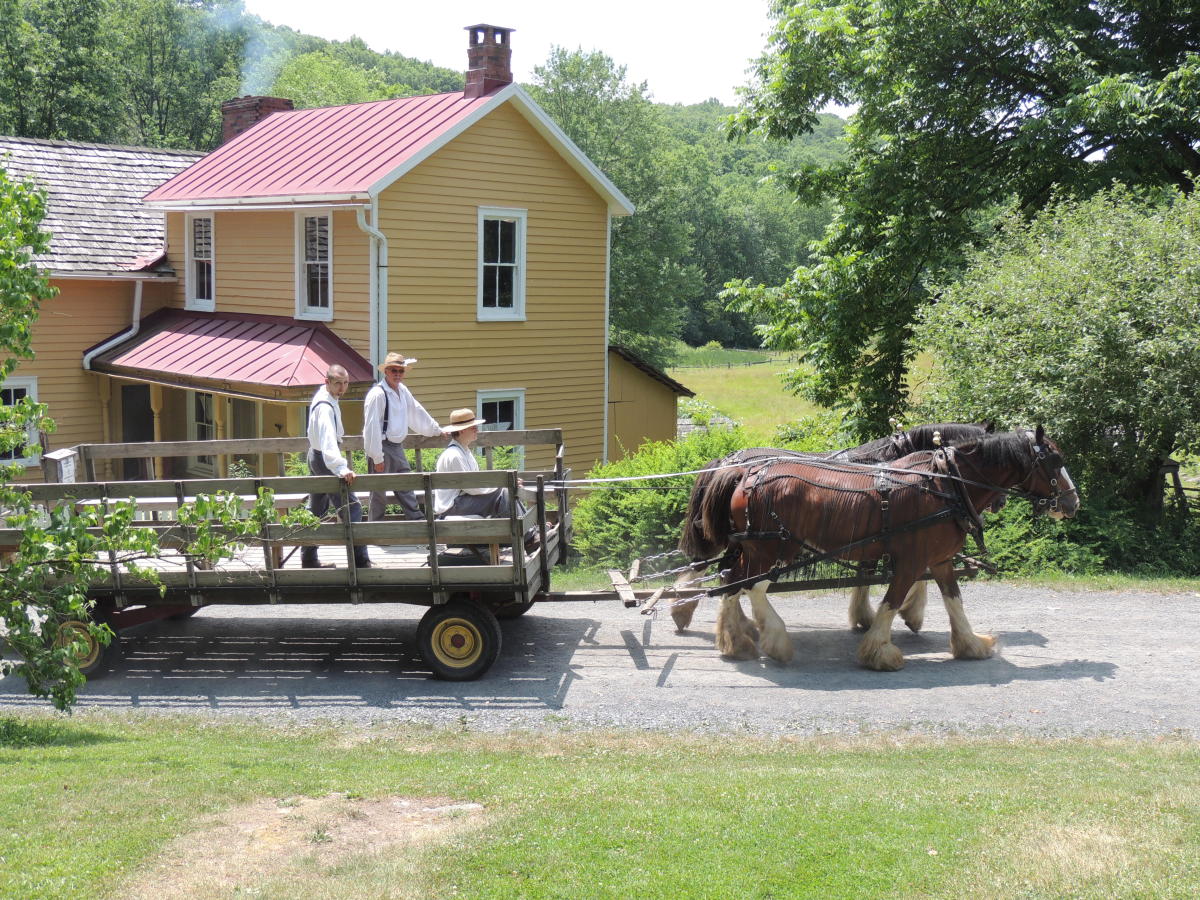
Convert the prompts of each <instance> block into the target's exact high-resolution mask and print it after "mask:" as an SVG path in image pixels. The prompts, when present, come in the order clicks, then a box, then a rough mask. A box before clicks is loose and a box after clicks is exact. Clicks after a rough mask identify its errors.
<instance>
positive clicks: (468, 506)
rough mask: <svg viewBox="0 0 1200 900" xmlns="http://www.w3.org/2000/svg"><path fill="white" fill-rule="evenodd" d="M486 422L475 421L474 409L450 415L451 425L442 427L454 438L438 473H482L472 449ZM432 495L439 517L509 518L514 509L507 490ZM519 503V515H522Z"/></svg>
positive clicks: (451, 491) (440, 459)
mask: <svg viewBox="0 0 1200 900" xmlns="http://www.w3.org/2000/svg"><path fill="white" fill-rule="evenodd" d="M486 421H487V420H486V419H478V418H476V417H475V411H474V410H473V409H456V410H454V412H452V413H450V421H449V422H448V423H447V424H445V425H443V426H442V431H444V432H446V433H447V434H449V435H451V440H450V444H449V446H447V447H446V449H445V450H443V451H442V455H441V456H439V457H438V461H437V470H438V471H439V472H478V471H479V461H478V460H477V459H475V454H474V453H472V452H471V445H472V444H473V443H475V440H476V438H478V437H479V426H480V425H482V424H484V422H486ZM433 494H434V500H433V502H434V511H435V512H436V513H437V514H438V516H447V515H449V516H487V517H489V518H493V517H501V516H504V517H507V516H508V515H510V510H511V508H512V503H511V501H510V499H509V496H508V488H502V487H494V488H487V487H478V488H438V489H437V490H435V491H434V492H433ZM519 503H520V501H518V507H517V511H518V513H520V514H523V513H524V511H523V510H522V509H521V508H520V505H519Z"/></svg>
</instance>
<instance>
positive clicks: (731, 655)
mask: <svg viewBox="0 0 1200 900" xmlns="http://www.w3.org/2000/svg"><path fill="white" fill-rule="evenodd" d="M717 649H718V650H720V651H721V656H723V657H724V658H725V659H738V660H745V659H758V647H756V646H755V644H754V641H751V640H749V639H747V638H746V637H745V636H744V635H743V636H741V637H739V638H737V639H736V640H734V641H733V642H732V644H731V646H728V647H720V646H718V647H717Z"/></svg>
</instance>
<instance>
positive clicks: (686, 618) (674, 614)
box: [671, 600, 699, 631]
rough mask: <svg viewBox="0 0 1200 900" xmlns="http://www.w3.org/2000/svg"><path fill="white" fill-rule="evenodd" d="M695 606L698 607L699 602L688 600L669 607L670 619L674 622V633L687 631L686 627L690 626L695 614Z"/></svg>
mask: <svg viewBox="0 0 1200 900" xmlns="http://www.w3.org/2000/svg"><path fill="white" fill-rule="evenodd" d="M697 606H699V601H697V600H689V601H688V602H687V603H680V604H679V605H678V606H672V607H671V618H672V619H674V620H675V630H676V631H687V629H688V626H689V625H691V624H692V616H694V615H695V614H696V607H697Z"/></svg>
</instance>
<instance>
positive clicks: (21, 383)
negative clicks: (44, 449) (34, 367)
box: [0, 375, 38, 468]
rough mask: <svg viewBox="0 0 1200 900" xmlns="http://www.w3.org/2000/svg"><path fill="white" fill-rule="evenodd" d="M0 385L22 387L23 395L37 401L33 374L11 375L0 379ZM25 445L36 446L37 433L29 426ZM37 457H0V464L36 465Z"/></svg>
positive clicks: (35, 380)
mask: <svg viewBox="0 0 1200 900" xmlns="http://www.w3.org/2000/svg"><path fill="white" fill-rule="evenodd" d="M0 387H6V388H24V389H25V396H26V397H28V398H29V399H30V400H32V401H33V402H34V403H37V398H38V396H37V378H36V377H35V376H33V375H13V376H10V377H9V378H8V380H6V381H0ZM25 445H26V446H31V447H36V446H38V433H37V429H36V428H32V427H31V428H29V429H28V430H27V431H26V440H25ZM37 464H38V457H36V456H18V457H14V458H13V459H0V466H10V465H17V466H25V467H27V468H28V467H29V466H36V465H37Z"/></svg>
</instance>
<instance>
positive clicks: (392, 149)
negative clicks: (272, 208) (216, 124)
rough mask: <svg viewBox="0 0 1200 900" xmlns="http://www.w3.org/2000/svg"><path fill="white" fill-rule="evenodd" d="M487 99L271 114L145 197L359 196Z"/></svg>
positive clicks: (415, 100) (440, 98)
mask: <svg viewBox="0 0 1200 900" xmlns="http://www.w3.org/2000/svg"><path fill="white" fill-rule="evenodd" d="M490 100H491V97H490V96H485V97H478V98H474V99H469V100H468V99H466V98H464V97H463V94H462V92H461V91H458V92H455V93H451V94H432V95H429V96H424V97H405V98H401V99H397V100H377V101H375V102H372V103H355V104H353V105H350V106H328V107H323V108H320V109H299V110H295V111H289V112H277V113H273V114H272V115H270V116H268V117H267V118H266V119H264V120H263V121H261V122H259V123H258V124H257V125H255V126H254V127H253V128H251V129H249V130H248V131H245V132H243V133H242V134H240V135H238V136H237V137H236V138H234V139H233V140H231V141H229V142H228V143H226V144H222V145H221V146H220V147H218V148H217V149H216V150H214V151H213V152H212V153H210V154H209V155H208V156H206V157H204V158H203V159H202V160H200V161H199V162H197V163H196V164H195V165H193V166H191V168H189V169H186V170H185V171H183V172H181V173H180V174H178V175H176V176H175V177H174V178H172V179H171V180H170V181H167V182H166V183H165V184H163V185H161V186H159V187H158V188H156V189H154V190H153V191H151V192H150V193H149V194H147V195H146V197H145V200H146V201H147V202H150V203H155V202H159V203H169V202H178V203H186V202H188V201H213V200H231V199H235V198H236V199H243V198H268V197H276V198H289V197H296V196H308V195H312V196H319V197H327V196H330V195H333V196H342V195H347V194H365V193H366V192H367V190H368V189H369V188H370V187H371V186H372V185H374V184H376V183H377V182H379V181H380V180H381V179H383V178H385V177H386V176H387V175H388V174H389V173H391V172H393V171H395V170H396V169H397V168H398V167H399V166H401V165H403V164H404V163H405V162H406V161H408V160H410V159H412V158H413V157H414V156H416V155H417V154H419V153H420V152H421V150H422V149H423V148H425V147H426V146H428V145H429V144H431V143H434V142H435V141H436V140H437V139H438V138H439V137H441V136H443V135H444V134H445V133H446V132H447V131H449V130H451V129H452V128H454V127H455V126H456V125H458V124H459V123H461V122H462V121H463V120H464V119H466V118H467V117H469V116H470V115H471V114H472V113H473V112H475V111H476V110H478V109H479V108H480V107H482V106H485V105H486V104H487V103H488V102H489V101H490Z"/></svg>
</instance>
